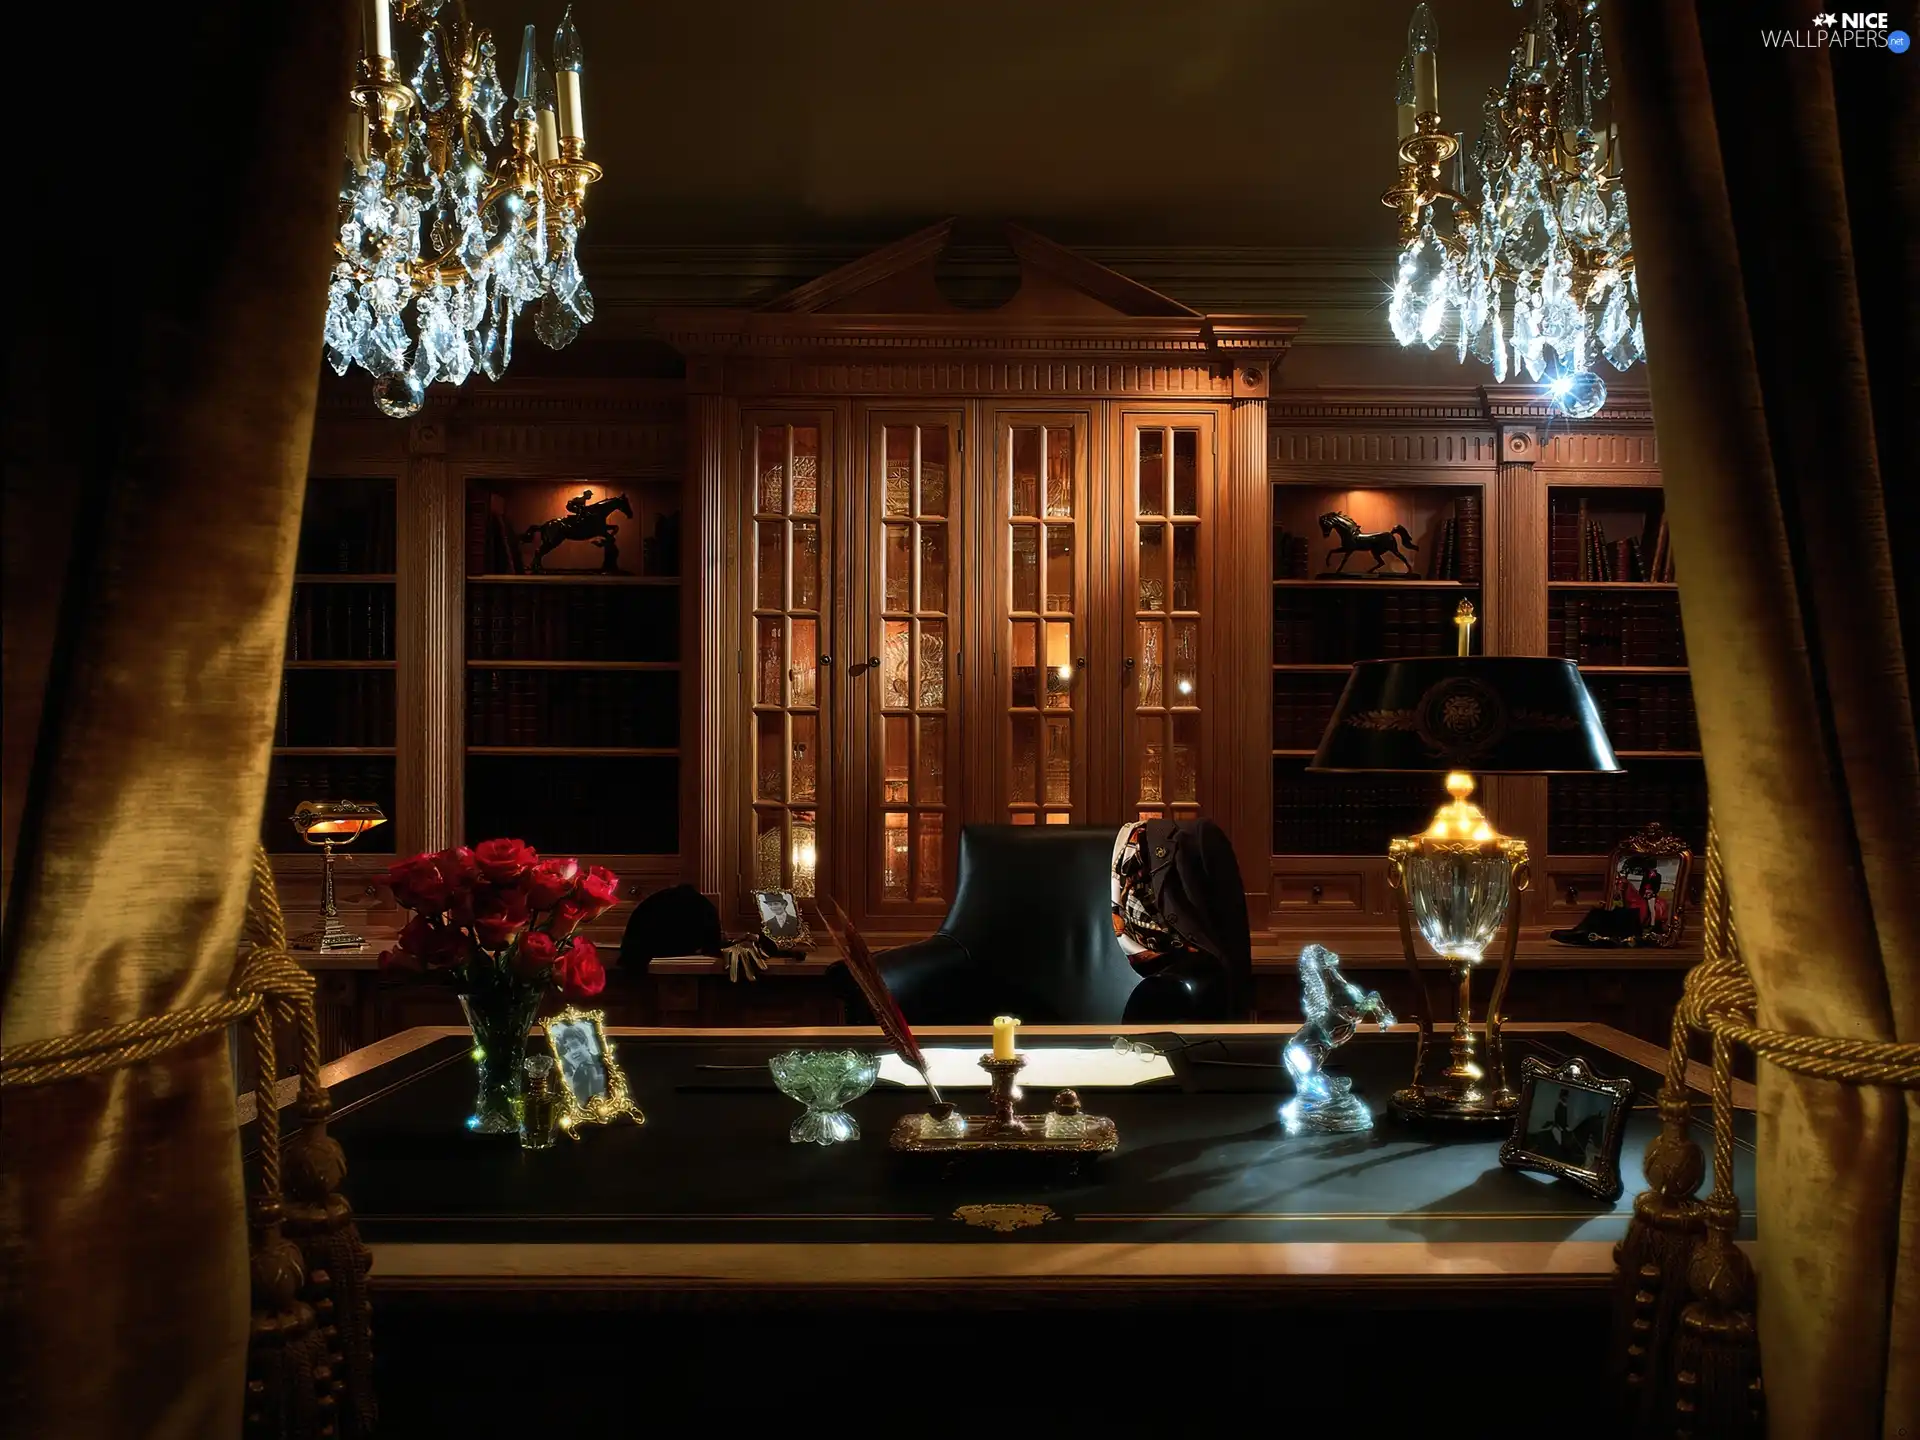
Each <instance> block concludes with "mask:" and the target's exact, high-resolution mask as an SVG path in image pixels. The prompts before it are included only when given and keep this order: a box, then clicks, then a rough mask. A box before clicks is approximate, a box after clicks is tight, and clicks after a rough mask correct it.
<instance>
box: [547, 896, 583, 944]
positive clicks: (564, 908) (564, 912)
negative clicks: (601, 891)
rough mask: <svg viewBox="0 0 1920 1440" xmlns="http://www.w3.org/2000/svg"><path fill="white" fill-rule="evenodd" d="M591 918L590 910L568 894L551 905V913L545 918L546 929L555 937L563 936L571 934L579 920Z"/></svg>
mask: <svg viewBox="0 0 1920 1440" xmlns="http://www.w3.org/2000/svg"><path fill="white" fill-rule="evenodd" d="M592 918H593V914H592V912H591V911H590V910H588V909H587V907H586V906H585V905H582V904H581V903H580V902H579V901H578V900H577V899H575V898H574V897H573V896H571V895H569V896H568V897H567V898H566V899H564V900H562V901H561V902H560V903H559V904H558V905H556V906H554V907H553V914H552V915H551V916H550V917H548V920H547V930H548V932H549V933H550V934H552V935H553V936H554V937H555V938H556V939H560V938H564V937H566V936H568V935H571V934H572V933H573V932H574V930H575V929H576V928H578V926H579V924H580V922H581V921H583V920H591V919H592Z"/></svg>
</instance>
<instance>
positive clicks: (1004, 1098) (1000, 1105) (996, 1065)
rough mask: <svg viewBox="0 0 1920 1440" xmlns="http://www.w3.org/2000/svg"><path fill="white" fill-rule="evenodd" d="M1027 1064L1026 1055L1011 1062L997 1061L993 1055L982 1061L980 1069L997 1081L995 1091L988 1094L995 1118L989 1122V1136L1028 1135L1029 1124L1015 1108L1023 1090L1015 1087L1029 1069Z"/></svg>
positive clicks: (994, 1084) (981, 1058) (994, 1082)
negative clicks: (1018, 1077) (1020, 1075)
mask: <svg viewBox="0 0 1920 1440" xmlns="http://www.w3.org/2000/svg"><path fill="white" fill-rule="evenodd" d="M1026 1063H1027V1057H1026V1056H1024V1055H1015V1056H1014V1057H1013V1058H1012V1059H1011V1060H996V1059H994V1057H993V1056H991V1055H982V1056H981V1057H980V1068H981V1069H982V1070H984V1071H986V1072H987V1074H988V1075H990V1076H992V1077H993V1087H992V1089H991V1090H990V1091H989V1093H988V1103H989V1104H991V1105H992V1106H993V1114H992V1115H990V1116H989V1117H988V1118H987V1126H986V1133H987V1134H989V1135H1024V1134H1026V1133H1027V1122H1026V1121H1025V1120H1024V1119H1023V1118H1022V1117H1021V1116H1020V1114H1019V1113H1018V1112H1017V1111H1015V1109H1014V1108H1013V1107H1014V1105H1015V1104H1016V1103H1017V1102H1018V1101H1019V1099H1020V1087H1019V1085H1018V1084H1017V1083H1015V1077H1017V1076H1018V1075H1019V1074H1020V1072H1021V1070H1023V1069H1024V1068H1025V1067H1026Z"/></svg>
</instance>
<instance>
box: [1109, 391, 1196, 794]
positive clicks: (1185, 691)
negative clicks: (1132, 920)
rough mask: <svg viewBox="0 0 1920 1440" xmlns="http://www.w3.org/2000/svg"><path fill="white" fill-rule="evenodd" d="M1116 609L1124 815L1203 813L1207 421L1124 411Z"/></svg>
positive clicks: (1185, 416) (1183, 416)
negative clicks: (1120, 644) (1124, 676)
mask: <svg viewBox="0 0 1920 1440" xmlns="http://www.w3.org/2000/svg"><path fill="white" fill-rule="evenodd" d="M1121 433H1122V441H1123V446H1124V459H1125V463H1124V466H1123V471H1124V475H1125V502H1126V503H1125V513H1126V524H1125V529H1124V532H1123V533H1124V546H1125V552H1124V559H1123V563H1122V585H1123V587H1124V595H1125V600H1124V604H1123V606H1122V612H1121V613H1122V615H1123V617H1124V621H1123V623H1124V626H1125V630H1124V632H1123V640H1124V642H1125V651H1124V654H1125V657H1126V658H1125V661H1124V664H1125V665H1126V668H1127V671H1128V684H1127V691H1126V706H1125V717H1126V725H1125V734H1126V746H1125V761H1126V766H1125V769H1126V774H1125V782H1124V783H1125V786H1126V789H1125V791H1124V792H1123V793H1124V794H1125V796H1126V802H1127V806H1128V809H1129V810H1130V811H1131V812H1132V813H1133V814H1134V815H1136V816H1138V817H1139V818H1141V819H1143V820H1151V819H1157V818H1160V817H1163V816H1166V817H1171V818H1173V819H1178V820H1186V819H1191V818H1193V817H1194V816H1196V815H1198V814H1199V811H1200V803H1201V794H1200V781H1201V715H1202V713H1203V707H1205V706H1206V705H1207V704H1208V703H1209V697H1208V695H1207V693H1206V688H1207V687H1206V679H1207V669H1208V667H1207V666H1206V664H1205V663H1204V657H1205V655H1206V653H1207V649H1206V647H1207V644H1208V640H1209V636H1208V633H1207V627H1208V626H1209V624H1210V623H1212V621H1213V618H1214V617H1213V616H1211V615H1210V614H1209V613H1208V610H1209V605H1208V600H1209V597H1210V595H1211V593H1212V586H1213V567H1212V550H1213V534H1212V529H1213V461H1214V427H1213V417H1212V416H1211V415H1180V416H1166V417H1161V416H1150V415H1129V416H1127V417H1125V420H1124V422H1123V424H1122V427H1121Z"/></svg>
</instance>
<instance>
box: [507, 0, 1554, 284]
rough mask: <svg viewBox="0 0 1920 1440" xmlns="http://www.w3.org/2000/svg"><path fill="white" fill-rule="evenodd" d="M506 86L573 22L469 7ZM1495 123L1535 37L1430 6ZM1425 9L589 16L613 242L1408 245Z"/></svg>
mask: <svg viewBox="0 0 1920 1440" xmlns="http://www.w3.org/2000/svg"><path fill="white" fill-rule="evenodd" d="M470 7H471V11H472V13H473V15H474V17H475V19H476V20H478V21H480V22H481V23H484V24H487V25H490V26H492V27H494V29H495V32H496V34H497V35H498V37H499V41H500V51H501V56H502V66H501V69H502V73H503V77H504V76H508V75H510V73H511V67H512V62H513V59H514V57H515V56H517V54H518V52H519V43H520V42H519V37H520V26H521V25H522V24H524V23H526V22H528V21H532V22H534V23H535V24H537V25H538V27H539V35H540V41H541V50H542V53H543V54H546V53H549V52H550V47H551V43H552V36H553V28H554V25H555V24H556V22H557V21H558V19H559V15H560V10H561V0H470ZM1433 8H1434V11H1435V14H1436V16H1437V17H1438V20H1439V28H1440V81H1441V98H1442V109H1443V112H1444V113H1445V114H1446V117H1447V119H1448V121H1449V123H1451V124H1452V125H1453V126H1454V127H1455V128H1458V129H1464V130H1466V131H1467V132H1468V135H1469V139H1471V136H1472V134H1473V133H1474V132H1475V131H1476V130H1477V129H1478V123H1479V114H1480V102H1481V99H1482V98H1483V96H1484V94H1485V90H1486V87H1487V86H1488V85H1489V84H1491V83H1493V82H1494V81H1495V80H1496V79H1498V78H1499V77H1500V76H1501V75H1503V74H1504V68H1505V55H1506V51H1507V47H1508V46H1509V45H1511V44H1512V42H1513V38H1514V36H1515V34H1516V33H1517V31H1518V29H1519V23H1520V17H1519V16H1518V15H1517V14H1516V12H1515V11H1514V9H1513V7H1512V5H1511V4H1509V3H1508V0H1433ZM1411 9H1412V5H1411V3H1410V0H968V3H953V0H787V3H781V0H577V3H576V4H575V8H574V13H575V20H576V23H577V24H578V25H579V28H580V31H581V34H582V36H583V40H584V45H585V50H586V60H587V75H586V82H587V83H586V92H587V93H586V106H587V121H588V133H589V140H590V150H591V154H592V155H593V157H594V158H595V159H597V160H598V161H599V162H600V163H601V164H602V165H604V166H605V167H606V171H607V178H606V180H605V181H604V182H603V183H602V184H601V185H600V186H599V187H597V188H596V190H595V192H594V197H593V201H592V209H591V216H592V218H591V229H590V232H589V239H590V241H591V242H592V243H594V244H595V245H596V246H607V245H615V246H620V245H662V244H683V243H687V242H694V243H699V242H734V243H740V242H761V241H807V240H819V241H836V242H848V241H868V240H873V241H878V240H887V239H892V238H894V237H896V236H898V235H900V234H903V233H905V232H906V231H908V230H910V229H913V228H915V227H917V226H918V225H920V224H922V223H925V222H926V221H927V220H929V219H933V218H937V217H940V216H945V215H961V216H965V217H973V218H977V219H982V220H984V219H997V218H1015V219H1020V220H1023V221H1025V222H1026V223H1028V224H1030V225H1032V226H1033V227H1034V228H1036V229H1038V230H1040V231H1042V232H1043V233H1045V234H1047V235H1050V236H1052V237H1053V238H1055V239H1058V240H1060V241H1063V242H1065V243H1068V244H1101V243H1107V244H1123V243H1125V244H1144V245H1179V246H1208V245H1220V246H1263V247H1265V246H1277V247H1326V248H1332V249H1339V250H1349V249H1352V250H1364V251H1366V252H1369V253H1374V252H1379V251H1381V250H1382V249H1384V248H1387V247H1389V246H1390V245H1391V243H1392V240H1391V231H1390V221H1389V217H1388V215H1387V212H1386V211H1385V210H1384V209H1382V208H1381V206H1380V204H1379V199H1378V197H1379V194H1380V191H1381V190H1382V189H1384V188H1385V187H1386V185H1387V184H1388V183H1389V181H1390V179H1391V176H1392V167H1393V160H1392V151H1393V143H1394V111H1393V106H1392V93H1393V80H1394V71H1395V67H1396V66H1397V64H1398V62H1399V58H1400V55H1401V51H1402V49H1403V48H1404V43H1405V28H1406V22H1407V16H1408V13H1409V12H1410V10H1411Z"/></svg>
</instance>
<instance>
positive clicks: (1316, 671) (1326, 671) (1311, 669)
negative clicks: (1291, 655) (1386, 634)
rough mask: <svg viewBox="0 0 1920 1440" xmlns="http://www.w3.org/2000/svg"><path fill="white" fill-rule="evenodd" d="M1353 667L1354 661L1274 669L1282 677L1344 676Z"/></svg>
mask: <svg viewBox="0 0 1920 1440" xmlns="http://www.w3.org/2000/svg"><path fill="white" fill-rule="evenodd" d="M1408 658H1411V657H1408ZM1353 666H1354V662H1353V661H1348V662H1347V663H1346V664H1344V665H1308V664H1304V663H1303V664H1297V665H1296V664H1291V663H1289V664H1285V665H1282V664H1275V665H1274V667H1273V669H1274V673H1275V674H1280V675H1344V674H1346V673H1347V671H1349V670H1351V669H1352V668H1353Z"/></svg>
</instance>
